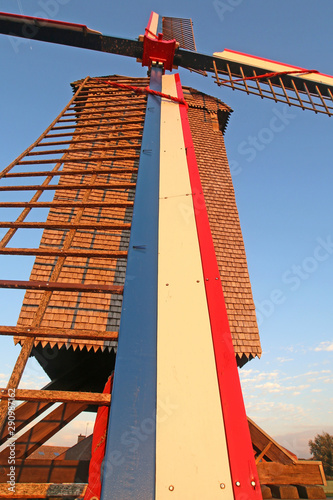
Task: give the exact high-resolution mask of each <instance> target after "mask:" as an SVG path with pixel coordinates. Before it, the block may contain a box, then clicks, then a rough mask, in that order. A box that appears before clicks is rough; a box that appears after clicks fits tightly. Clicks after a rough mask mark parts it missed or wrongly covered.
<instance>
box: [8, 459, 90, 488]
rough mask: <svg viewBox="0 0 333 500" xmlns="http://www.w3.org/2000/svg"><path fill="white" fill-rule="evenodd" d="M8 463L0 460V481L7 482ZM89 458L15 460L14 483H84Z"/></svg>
mask: <svg viewBox="0 0 333 500" xmlns="http://www.w3.org/2000/svg"><path fill="white" fill-rule="evenodd" d="M9 471H10V465H8V462H7V461H6V460H1V461H0V483H7V481H8V475H7V474H8V473H9ZM88 471H89V460H44V459H27V460H16V462H15V482H16V483H86V482H88Z"/></svg>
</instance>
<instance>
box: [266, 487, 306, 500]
mask: <svg viewBox="0 0 333 500" xmlns="http://www.w3.org/2000/svg"><path fill="white" fill-rule="evenodd" d="M269 487H270V489H271V492H272V494H273V497H274V498H284V499H288V500H293V499H297V498H299V496H298V491H297V488H296V486H292V485H291V484H285V485H283V484H282V485H281V484H270V485H269Z"/></svg>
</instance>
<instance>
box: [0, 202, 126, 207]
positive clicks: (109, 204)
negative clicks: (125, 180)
mask: <svg viewBox="0 0 333 500" xmlns="http://www.w3.org/2000/svg"><path fill="white" fill-rule="evenodd" d="M133 205H134V202H133V201H114V202H112V201H110V202H109V201H87V202H85V203H82V201H80V200H78V201H75V200H73V201H70V202H68V201H2V202H0V208H52V207H57V208H58V207H62V208H72V207H73V208H104V207H107V208H109V207H120V208H123V207H133Z"/></svg>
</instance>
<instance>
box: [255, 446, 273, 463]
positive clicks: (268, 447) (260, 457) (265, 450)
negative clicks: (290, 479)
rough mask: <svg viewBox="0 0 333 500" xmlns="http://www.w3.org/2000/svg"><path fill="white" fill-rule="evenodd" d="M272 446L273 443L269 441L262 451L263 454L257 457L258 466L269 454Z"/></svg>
mask: <svg viewBox="0 0 333 500" xmlns="http://www.w3.org/2000/svg"><path fill="white" fill-rule="evenodd" d="M272 444H273V443H272V441H269V442H268V443H267V445H266V446H265V448H264V449H263V450H262V452H261V453H259V455H258V456H257V457H256V464H258V463H259V462H260V460H261V459H262V458H263V457H264V456H265V454H266V453H267V452H268V450H269V449H270V447H271V446H272Z"/></svg>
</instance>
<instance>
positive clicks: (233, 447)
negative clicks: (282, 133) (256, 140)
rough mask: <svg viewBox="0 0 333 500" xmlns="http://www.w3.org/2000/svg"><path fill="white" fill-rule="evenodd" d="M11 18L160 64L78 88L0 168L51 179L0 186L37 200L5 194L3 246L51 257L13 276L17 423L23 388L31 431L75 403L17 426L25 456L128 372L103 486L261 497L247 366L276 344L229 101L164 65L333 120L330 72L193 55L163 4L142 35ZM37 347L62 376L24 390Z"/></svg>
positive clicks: (121, 383)
mask: <svg viewBox="0 0 333 500" xmlns="http://www.w3.org/2000/svg"><path fill="white" fill-rule="evenodd" d="M0 21H1V31H2V32H4V33H7V32H11V33H13V32H14V33H16V34H17V35H18V36H21V35H22V33H24V30H23V29H22V27H28V28H30V29H33V30H34V31H35V38H36V39H41V40H47V41H53V42H57V43H64V44H69V45H74V46H84V47H87V48H92V49H95V50H105V51H110V52H116V53H121V54H123V55H129V56H132V57H137V58H139V59H141V60H142V63H143V64H144V65H147V66H148V67H149V69H150V72H151V77H150V81H148V80H147V79H131V78H125V77H120V76H113V77H103V78H87V79H85V80H83V81H80V82H75V83H74V84H73V90H74V97H73V99H72V100H71V102H70V103H69V105H68V106H67V107H66V108H65V110H64V112H63V113H62V114H61V115H60V116H59V117H58V118H57V119H56V120H55V122H54V123H53V124H51V126H50V127H49V129H47V130H46V132H45V133H44V134H43V135H42V136H41V137H40V138H39V140H38V141H37V142H36V143H35V144H33V145H32V147H31V148H29V149H28V150H27V151H26V152H24V154H22V155H21V156H20V157H19V158H18V159H17V160H16V161H15V162H13V163H12V164H11V165H10V166H9V167H7V169H5V170H4V171H3V173H2V177H3V178H5V179H8V178H14V179H17V178H26V177H31V179H34V177H37V178H38V177H43V178H44V179H45V180H44V182H43V183H42V184H34V183H33V184H31V185H29V187H28V186H27V185H26V184H24V185H23V186H22V185H21V186H20V185H17V183H16V182H15V185H14V186H13V187H12V188H10V187H8V186H3V188H2V189H3V190H9V189H13V190H16V191H17V190H22V191H23V190H25V191H26V190H31V191H33V192H34V193H35V194H34V195H33V198H32V199H31V201H30V202H7V203H6V206H7V207H21V208H22V209H23V212H22V215H21V216H20V217H19V218H18V219H17V221H16V222H14V223H3V225H2V227H6V228H8V232H7V235H6V236H5V237H4V239H3V241H2V243H1V245H2V246H1V253H2V254H10V255H13V254H19V255H36V260H35V264H34V267H33V271H32V275H31V278H30V280H29V281H28V282H17V281H16V282H13V281H12V282H10V281H6V282H5V281H2V282H1V286H3V287H7V288H11V287H12V288H13V287H14V288H18V287H21V288H24V289H26V290H27V293H26V296H25V299H24V304H23V307H22V310H21V315H20V318H19V322H18V326H17V327H13V328H12V329H10V328H2V332H3V333H7V334H8V333H14V334H16V340H17V341H18V342H20V343H21V345H22V350H21V354H20V357H19V360H18V363H17V365H16V367H15V369H14V371H13V375H12V377H11V380H10V381H9V384H8V389H7V393H4V399H3V403H2V414H3V420H4V417H5V413H6V410H7V408H8V406H7V399H6V394H7V397H8V396H10V394H9V393H10V389H11V390H15V391H16V396H17V399H19V398H21V399H22V400H26V401H27V403H24V405H22V407H20V408H21V409H20V412H21V420H22V422H20V424H19V425H20V426H21V427H20V428H22V429H23V428H24V424H26V423H27V422H28V421H30V420H31V419H32V418H33V417H34V416H35V415H36V414H41V413H42V412H43V411H44V410H45V409H47V408H49V407H50V404H51V403H52V402H54V401H60V402H62V405H61V406H60V407H59V408H60V409H59V408H57V409H55V410H53V414H52V415H53V418H52V420H53V424H52V425H51V426H50V425H49V424H47V422H46V420H47V419H45V421H42V423H41V424H37V426H36V427H35V428H34V429H35V430H34V431H33V434H34V435H35V437H36V440H35V441H34V439H31V432H27V433H26V434H24V435H23V437H21V438H19V441H18V445H17V450H18V453H19V455H18V457H17V458H18V459H20V460H24V459H25V458H27V457H28V456H29V455H30V454H31V453H32V452H33V451H34V449H36V447H37V446H39V445H40V444H41V442H43V439H44V442H45V440H46V439H47V438H48V437H49V436H50V435H52V434H54V433H55V432H56V431H57V430H59V429H60V428H61V427H62V426H63V425H64V424H65V423H68V422H69V421H71V420H72V419H73V418H74V417H75V416H76V415H77V414H78V413H80V412H81V411H83V410H85V409H87V407H88V406H89V405H92V404H94V405H100V406H103V405H105V403H108V404H109V403H110V397H109V395H107V394H104V395H100V393H101V392H102V391H103V387H104V384H105V382H106V380H107V378H108V376H109V375H110V373H111V371H112V370H113V369H114V368H115V378H114V387H113V391H112V405H111V412H110V421H109V425H108V442H107V447H106V455H105V460H106V462H105V463H106V464H107V465H106V466H105V467H104V476H103V485H102V493H101V495H102V496H101V498H122V499H125V498H165V497H167V496H169V495H170V494H173V496H175V497H176V498H191V499H192V498H204V497H206V498H211V499H213V498H220V497H221V495H224V497H225V498H228V499H229V498H240V497H241V496H242V495H244V494H246V495H248V496H250V497H251V498H255V497H258V498H260V486H259V480H258V475H257V470H256V465H255V460H254V457H253V450H252V444H251V440H250V434H249V430H248V427H247V421H246V415H245V411H244V405H243V401H242V397H241V392H240V386H239V380H238V374H237V365H236V361H235V354H236V360H237V363H238V365H239V366H241V365H242V364H244V363H245V362H247V361H248V360H249V359H251V358H252V357H254V356H260V353H261V351H260V344H259V338H258V331H257V326H256V322H255V313H254V304H253V299H252V294H251V289H250V284H249V278H248V271H247V266H246V258H245V252H244V246H243V241H242V237H241V232H240V227H239V220H238V215H237V209H236V205H235V200H234V194H233V188H232V183H231V177H230V172H229V170H228V165H227V160H226V156H225V150H224V146H223V135H222V133H223V131H224V129H225V127H226V124H227V121H228V117H229V114H230V111H231V110H230V108H229V107H228V106H226V105H225V104H224V103H222V102H221V101H219V100H217V99H214V98H211V97H209V96H206V95H204V94H202V93H200V92H198V91H195V90H193V89H190V88H182V86H181V83H180V80H179V77H178V76H177V75H173V74H172V75H165V74H164V73H165V70H171V69H172V67H173V65H175V64H178V65H182V66H185V67H188V68H192V69H195V70H200V71H214V73H215V76H216V81H217V83H218V84H219V85H221V84H222V83H223V84H226V83H228V84H230V85H232V86H235V88H237V87H238V86H243V87H244V89H245V91H247V92H249V93H250V92H255V91H256V93H258V95H261V96H266V94H267V96H268V95H269V96H270V97H272V98H273V99H275V100H283V99H284V100H285V101H286V102H288V103H289V104H295V105H300V106H302V107H303V108H306V109H308V108H309V107H311V109H313V110H315V111H320V112H324V113H327V114H331V111H330V110H331V101H333V99H332V94H331V80H330V78H331V77H324V76H320V75H319V76H318V75H316V74H314V73H313V72H311V74H307V73H308V72H306V71H305V70H300V69H297V68H290V67H289V68H287V69H286V68H285V67H283V68H282V67H280V66H278V65H275V66H274V67H272V68H271V67H270V68H271V69H272V71H269V70H268V69H267V67H266V66H265V64H266V63H265V64H264V63H260V62H259V61H258V60H254V59H253V58H252V59H251V58H250V57H249V56H247V58H246V57H245V56H244V55H239V54H238V55H230V54H229V53H228V54H222V55H221V54H220V55H219V54H216V55H215V57H213V58H212V57H208V56H203V55H201V54H197V53H195V52H189V51H188V50H186V49H182V48H179V47H177V46H176V41H175V40H174V39H172V36H173V35H172V34H171V35H170V36H168V38H171V40H168V41H164V40H163V38H162V37H161V36H159V35H158V32H159V29H158V23H159V19H158V16H157V15H156V14H152V16H151V18H150V22H149V25H148V27H147V29H146V33H145V36H144V37H143V39H142V40H139V41H138V42H136V41H128V40H120V39H114V38H111V37H103V36H102V35H100V34H98V33H95V32H91V30H88V29H87V28H86V27H85V26H80V25H68V24H66V23H54V22H49V21H45V20H40V19H32V18H23V17H21V16H10V15H9V16H8V15H1V16H0ZM178 21H179V20H178ZM179 22H180V21H179ZM179 22H178V26H179ZM168 23H169V24H168ZM170 24H172V23H171V22H170V20H169V21H167V20H165V25H164V27H163V30H164V31H167V28H168V29H169V31H168V33H170ZM174 24H175V26H171V27H173V28H174V30H175V32H176V33H177V32H178V31H179V29H177V23H174ZM187 26H188V25H187ZM26 29H27V28H26ZM177 37H178V36H177ZM187 38H189V35H188V36H187ZM192 48H193V47H192ZM221 75H223V76H221ZM305 75H306V76H305ZM253 76H254V77H255V78H254V79H253ZM226 79H227V80H228V82H226ZM221 80H223V81H221ZM253 86H254V87H253ZM277 88H278V89H279V90H277ZM253 89H254V90H253ZM267 89H269V90H268V91H267ZM281 89H282V90H281ZM281 92H282V94H281ZM295 96H296V97H295ZM309 103H310V104H309ZM310 105H311V106H310ZM44 168H45V169H46V170H41V169H44ZM49 192H52V193H54V196H53V197H52V196H51V197H48V199H46V201H43V200H44V198H42V195H43V196H44V197H45V194H46V193H49ZM46 198H47V196H46ZM37 207H47V208H50V211H49V214H48V217H47V220H46V221H45V222H34V223H29V222H26V221H25V219H26V217H27V215H28V214H29V213H30V211H31V210H32V209H33V210H35V209H36V208H37ZM29 227H34V228H35V227H39V228H43V229H44V232H43V237H42V240H41V244H40V246H39V248H35V249H27V248H12V247H11V246H10V241H11V238H12V236H13V235H14V234H15V232H16V231H17V230H19V229H20V228H29ZM116 350H117V362H116V365H115V351H116ZM31 352H32V353H33V355H35V356H36V358H37V359H38V360H39V362H40V363H41V365H42V366H43V368H44V370H45V371H46V372H47V373H48V375H49V376H50V378H51V380H52V382H51V383H50V384H49V386H48V387H47V391H48V392H39V394H35V393H34V394H33V393H32V391H25V392H24V393H23V392H20V391H19V389H17V387H18V383H19V380H20V377H21V374H22V371H23V369H24V365H25V362H26V360H27V358H28V356H29V354H30V353H31ZM59 391H61V392H59ZM69 391H71V392H69ZM29 401H30V402H29ZM35 401H39V402H38V403H36V402H35ZM48 419H49V420H50V418H49V417H48ZM6 437H8V435H6V431H4V434H3V441H4V440H5V438H6ZM37 437H38V439H37ZM267 446H268V445H267V444H266V447H267ZM270 446H272V445H270ZM270 446H268V447H267V449H266V450H265V451H264V452H263V450H259V451H258V455H260V454H261V453H262V452H263V454H262V457H263V456H264V455H265V453H268V448H269V447H270ZM7 453H8V451H7ZM5 455H6V451H5V452H3V457H5ZM289 458H290V457H289ZM291 460H292V459H291ZM20 465H21V466H22V470H23V465H25V464H22V463H21V464H20ZM44 465H45V464H44ZM64 465H66V464H64ZM67 465H68V464H67ZM26 488H27V486H26ZM29 494H30V495H31V493H29ZM48 494H49V495H51V493H50V492H49V493H48ZM45 495H46V494H45ZM53 496H54V492H53ZM22 498H23V497H22ZM29 498H32V496H29Z"/></svg>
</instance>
